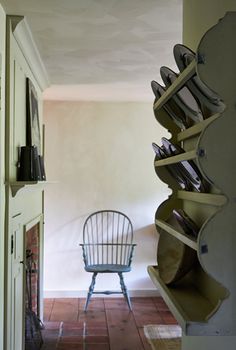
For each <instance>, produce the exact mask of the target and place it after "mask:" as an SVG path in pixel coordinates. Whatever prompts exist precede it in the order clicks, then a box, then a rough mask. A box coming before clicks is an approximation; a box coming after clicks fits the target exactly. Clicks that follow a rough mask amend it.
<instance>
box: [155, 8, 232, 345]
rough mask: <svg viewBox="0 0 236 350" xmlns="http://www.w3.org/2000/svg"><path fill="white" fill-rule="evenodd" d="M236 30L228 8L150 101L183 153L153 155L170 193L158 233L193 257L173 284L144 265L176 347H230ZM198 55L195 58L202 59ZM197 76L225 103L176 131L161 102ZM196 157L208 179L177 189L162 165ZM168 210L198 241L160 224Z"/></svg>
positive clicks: (159, 219)
mask: <svg viewBox="0 0 236 350" xmlns="http://www.w3.org/2000/svg"><path fill="white" fill-rule="evenodd" d="M235 33H236V12H228V13H227V14H226V16H225V17H224V18H223V19H221V21H219V22H218V23H217V24H216V25H215V26H214V27H213V28H211V29H210V30H209V31H207V32H206V34H205V35H204V36H203V38H202V39H201V41H200V43H199V45H198V48H197V58H199V59H198V60H197V62H192V63H191V64H190V65H189V66H188V67H187V68H186V69H185V70H184V71H183V73H181V74H180V75H179V77H178V79H177V80H176V81H175V82H174V83H173V84H172V86H171V87H170V88H169V89H168V90H167V92H166V93H165V94H164V95H163V96H162V97H161V98H160V99H159V100H158V101H157V102H155V103H154V113H155V116H156V119H157V120H158V121H159V122H160V123H161V124H162V125H163V126H165V127H166V128H167V129H168V130H170V132H171V134H172V137H171V140H172V141H173V142H177V141H179V142H181V145H182V146H183V148H184V149H185V153H183V154H181V155H178V156H173V157H171V158H167V159H164V160H160V161H157V160H156V161H155V170H156V173H157V175H158V176H159V178H160V179H161V180H162V181H164V182H166V183H167V184H168V185H169V187H170V188H171V189H172V194H171V196H170V197H169V198H168V200H166V201H165V202H163V203H162V204H161V206H160V207H159V208H158V209H157V212H156V227H157V230H160V229H161V232H160V234H161V235H172V236H174V237H176V238H177V239H178V240H180V241H182V242H183V243H184V244H186V245H188V246H189V247H191V248H192V249H194V250H196V251H197V255H198V263H197V264H196V265H195V266H194V268H193V269H192V270H191V271H190V272H189V273H188V274H187V275H186V276H185V277H184V278H182V279H181V280H180V281H179V282H178V284H176V285H175V286H167V285H166V284H165V283H164V282H163V281H162V279H161V277H160V275H159V270H158V266H149V267H148V270H149V274H150V277H151V278H152V280H153V282H154V284H155V285H156V286H157V287H158V288H159V290H160V293H161V294H162V296H163V298H164V299H165V301H166V303H167V304H168V305H169V307H170V309H171V310H172V312H173V314H174V315H175V317H176V319H177V321H178V322H179V324H180V325H181V327H182V330H183V342H182V350H187V349H188V350H189V349H191V350H197V349H202V350H209V349H213V348H214V349H215V350H218V349H219V350H220V349H222V347H223V345H225V346H227V349H229V350H233V349H235V348H236V309H235V305H236V280H235V276H236V274H235V270H236V261H235V248H236V238H235V227H236V217H235V212H236V208H235V205H236V200H235V199H236V192H235V178H236V163H235V156H234V153H235V151H236V146H235V130H236V118H235V105H236V101H235V89H234V82H235V77H236V68H235V58H236V44H235V43H234V42H233V41H231V40H229V39H230V38H231V37H232V34H235ZM200 58H201V59H200ZM194 74H197V75H198V76H199V77H200V79H201V80H202V81H203V82H204V83H205V84H206V85H207V86H209V87H210V88H211V89H212V90H213V91H216V92H217V94H218V95H219V96H220V97H221V98H222V100H223V101H224V103H225V105H226V107H225V110H224V111H223V112H222V113H221V114H215V115H213V116H211V117H209V116H208V115H205V117H206V118H207V119H205V120H204V121H203V122H201V123H199V124H197V125H194V126H193V127H190V128H189V129H187V130H184V131H178V129H176V127H175V126H174V125H173V123H172V122H171V121H168V116H167V115H166V114H165V113H166V112H165V111H164V110H163V109H162V110H160V107H161V106H163V104H164V103H165V102H166V101H168V99H169V98H171V97H172V96H173V94H175V93H176V92H177V91H178V90H179V89H181V87H183V86H184V85H185V83H186V81H187V80H188V79H191V77H192V76H193V75H194ZM188 159H194V160H195V161H196V163H197V165H198V167H199V169H200V171H201V173H202V175H203V177H204V178H205V179H206V180H208V181H209V182H210V189H209V192H207V193H196V192H187V191H183V190H181V191H180V190H178V186H177V184H176V183H175V182H174V181H173V179H171V177H170V175H169V174H168V173H167V170H166V169H165V167H163V165H167V164H173V163H176V162H179V161H181V160H188ZM173 208H182V209H184V210H185V211H186V213H187V214H188V215H189V216H190V217H191V218H193V219H194V221H195V222H196V223H197V224H198V225H199V227H200V232H199V235H198V238H197V240H196V239H194V238H191V237H189V236H186V235H184V234H183V233H182V232H179V231H178V230H177V229H175V228H174V227H172V226H171V225H169V224H167V223H166V220H167V219H168V216H169V215H170V213H171V212H172V209H173Z"/></svg>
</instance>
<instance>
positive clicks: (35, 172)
mask: <svg viewBox="0 0 236 350" xmlns="http://www.w3.org/2000/svg"><path fill="white" fill-rule="evenodd" d="M41 180H43V178H42V172H41V164H40V159H39V155H38V150H37V147H36V146H23V147H21V148H20V159H19V172H18V181H41Z"/></svg>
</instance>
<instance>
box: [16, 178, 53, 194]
mask: <svg viewBox="0 0 236 350" xmlns="http://www.w3.org/2000/svg"><path fill="white" fill-rule="evenodd" d="M55 183H57V182H56V181H54V182H53V181H13V182H9V186H10V188H11V192H12V197H15V196H16V194H17V192H18V191H21V190H25V191H35V190H36V191H37V190H43V189H44V187H45V186H46V185H49V184H55Z"/></svg>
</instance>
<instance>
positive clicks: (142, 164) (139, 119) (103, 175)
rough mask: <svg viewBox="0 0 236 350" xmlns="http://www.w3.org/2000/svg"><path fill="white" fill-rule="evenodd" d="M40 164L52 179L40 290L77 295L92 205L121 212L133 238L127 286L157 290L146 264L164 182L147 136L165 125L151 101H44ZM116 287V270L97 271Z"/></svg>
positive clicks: (105, 284)
mask: <svg viewBox="0 0 236 350" xmlns="http://www.w3.org/2000/svg"><path fill="white" fill-rule="evenodd" d="M44 123H45V125H46V172H47V178H48V180H49V181H50V180H52V181H54V180H56V181H58V183H57V184H51V185H49V186H47V188H46V190H45V271H44V276H45V278H44V288H45V295H47V296H52V297H53V296H68V295H78V294H81V293H83V292H84V291H85V290H87V288H88V285H89V283H90V278H91V274H89V273H86V272H85V271H84V269H83V261H82V252H81V248H80V247H79V246H78V244H79V243H80V242H82V225H83V223H84V220H85V218H86V217H87V216H88V215H89V214H90V213H91V212H93V211H95V210H99V209H107V208H109V209H117V210H120V211H123V212H125V213H126V214H127V215H128V216H129V217H130V218H131V220H132V222H133V225H134V230H135V233H134V236H135V242H136V243H137V247H136V251H135V256H134V259H133V269H132V272H131V273H128V274H126V275H125V279H126V282H127V286H128V288H129V289H130V290H131V291H136V292H137V291H150V290H153V291H156V288H155V287H154V285H153V284H152V282H151V280H150V278H149V276H148V274H147V271H146V269H147V265H149V264H156V248H157V238H158V237H157V234H156V230H155V227H154V225H153V222H154V215H155V211H156V208H157V206H158V205H159V204H160V203H161V202H162V201H163V200H164V199H165V198H166V197H167V195H168V193H169V190H168V188H167V186H166V185H164V184H163V183H161V182H160V180H159V179H158V178H157V176H156V174H155V171H154V168H153V160H154V153H153V151H152V147H151V143H152V141H155V142H157V143H158V142H160V138H161V137H162V136H165V135H166V131H165V130H164V129H163V128H162V127H161V126H160V125H159V124H158V123H157V122H156V120H155V117H154V115H153V112H152V103H133V102H132V103H131V102H130V103H115V102H114V103H112V102H109V103H108V102H107V103H106V102H62V101H61V102H58V101H46V102H45V104H44ZM104 288H105V289H107V288H110V289H119V283H118V278H117V277H116V276H111V275H110V276H108V275H101V276H99V277H98V281H97V289H100V290H102V289H104Z"/></svg>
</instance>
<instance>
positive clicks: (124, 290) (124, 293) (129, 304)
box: [118, 272, 132, 311]
mask: <svg viewBox="0 0 236 350" xmlns="http://www.w3.org/2000/svg"><path fill="white" fill-rule="evenodd" d="M118 275H119V277H120V286H121V290H122V293H123V295H124V297H125V299H126V301H127V304H128V306H129V309H130V311H132V306H131V302H130V297H129V293H128V290H127V287H126V285H125V282H124V277H123V274H122V272H118Z"/></svg>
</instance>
